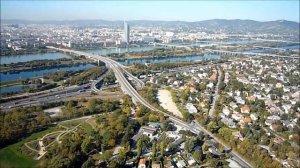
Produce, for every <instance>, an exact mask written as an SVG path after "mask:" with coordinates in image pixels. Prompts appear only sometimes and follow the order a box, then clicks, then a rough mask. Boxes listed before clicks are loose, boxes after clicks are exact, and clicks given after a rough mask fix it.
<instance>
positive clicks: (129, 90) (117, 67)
mask: <svg viewBox="0 0 300 168" xmlns="http://www.w3.org/2000/svg"><path fill="white" fill-rule="evenodd" d="M48 48H52V49H55V50H59V51H63V52H71V53H75V54H79V55H84V56H86V57H88V58H92V59H95V60H101V61H103V62H104V63H105V64H106V66H108V67H110V68H111V69H112V70H113V72H114V74H115V77H116V79H117V81H118V82H119V84H120V86H121V89H122V91H123V92H124V93H126V94H128V95H130V96H131V97H132V100H133V101H134V102H140V103H141V104H143V105H144V106H146V107H148V108H149V109H151V110H153V111H156V112H159V113H162V114H163V115H165V116H167V117H168V118H169V119H170V120H171V121H172V122H174V123H176V124H178V125H180V126H182V127H184V128H185V129H187V130H190V131H192V132H194V133H196V134H198V133H199V132H200V131H202V132H204V133H206V134H208V135H209V136H210V137H212V138H213V139H215V140H216V141H217V142H218V143H220V144H222V145H223V146H224V147H225V149H230V148H229V147H227V146H226V145H225V144H224V143H223V142H221V141H220V140H219V139H218V138H217V137H215V136H214V135H213V134H211V133H210V132H209V131H207V130H206V129H205V128H204V127H202V126H201V125H200V124H194V123H197V122H196V121H194V122H192V123H191V124H188V123H186V122H184V121H182V120H181V119H178V118H176V117H174V116H172V115H170V114H168V113H165V112H163V111H160V110H158V109H157V108H155V107H153V106H152V105H151V104H150V103H148V102H147V101H146V100H145V99H144V98H143V97H142V96H140V95H139V93H138V92H137V91H136V90H135V89H134V87H133V86H132V85H131V84H130V83H129V82H128V80H127V79H126V77H125V76H124V73H125V74H127V75H128V76H129V77H132V78H133V79H134V80H135V81H136V82H137V83H143V82H140V81H139V80H137V78H136V77H133V75H129V74H130V73H128V72H127V71H126V70H125V69H124V66H123V65H121V64H120V63H118V62H116V61H114V60H111V59H109V58H106V57H103V56H96V55H90V54H88V53H84V52H80V51H74V50H69V49H58V48H54V47H48ZM229 155H231V156H232V157H233V158H234V159H235V160H236V161H237V162H238V163H239V164H240V165H241V166H243V167H246V168H250V167H252V166H251V164H249V163H248V162H247V161H245V160H244V159H243V158H242V157H240V156H239V155H238V154H237V153H234V152H233V151H230V152H229Z"/></svg>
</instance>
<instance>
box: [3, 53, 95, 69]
mask: <svg viewBox="0 0 300 168" xmlns="http://www.w3.org/2000/svg"><path fill="white" fill-rule="evenodd" d="M92 63H94V62H93V61H91V60H87V59H85V58H80V57H76V58H75V59H70V58H60V59H55V60H48V59H45V60H33V61H27V62H18V63H11V64H3V65H0V72H1V73H4V72H12V73H14V72H20V71H28V70H42V69H47V68H59V67H67V66H72V65H79V64H92Z"/></svg>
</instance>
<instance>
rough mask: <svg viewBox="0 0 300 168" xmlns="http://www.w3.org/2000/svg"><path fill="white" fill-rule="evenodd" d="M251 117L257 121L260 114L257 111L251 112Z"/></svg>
mask: <svg viewBox="0 0 300 168" xmlns="http://www.w3.org/2000/svg"><path fill="white" fill-rule="evenodd" d="M250 118H251V119H252V120H253V121H256V120H257V119H258V115H257V114H256V113H251V114H250Z"/></svg>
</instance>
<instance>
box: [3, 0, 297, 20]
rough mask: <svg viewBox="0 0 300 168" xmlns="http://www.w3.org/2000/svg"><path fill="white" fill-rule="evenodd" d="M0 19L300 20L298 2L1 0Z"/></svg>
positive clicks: (248, 0)
mask: <svg viewBox="0 0 300 168" xmlns="http://www.w3.org/2000/svg"><path fill="white" fill-rule="evenodd" d="M1 19H26V20H93V19H104V20H181V21H201V20H208V19H251V20H257V21H273V20H290V21H296V22H299V1H298V0H290V1H289V0H287V1H278V0H273V1H252V0H246V1H237V0H235V1H226V0H223V1H215V0H213V1H202V0H198V1H179V0H177V1H170V0H169V1H147V0H146V1H145V0H144V1H124V0H123V1H115V0H113V1H95V0H90V1H79V0H77V1H71V0H69V1H58V0H55V1H49V0H47V1H45V0H43V1H28V0H17V1H12V0H1Z"/></svg>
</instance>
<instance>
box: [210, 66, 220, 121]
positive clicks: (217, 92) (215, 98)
mask: <svg viewBox="0 0 300 168" xmlns="http://www.w3.org/2000/svg"><path fill="white" fill-rule="evenodd" d="M217 70H218V83H217V85H216V88H215V94H214V97H213V102H212V106H211V108H210V110H209V113H208V115H209V117H211V118H213V117H215V108H216V103H217V100H218V99H219V97H220V95H219V92H220V84H221V77H222V75H223V74H222V71H221V69H220V67H219V66H217Z"/></svg>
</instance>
